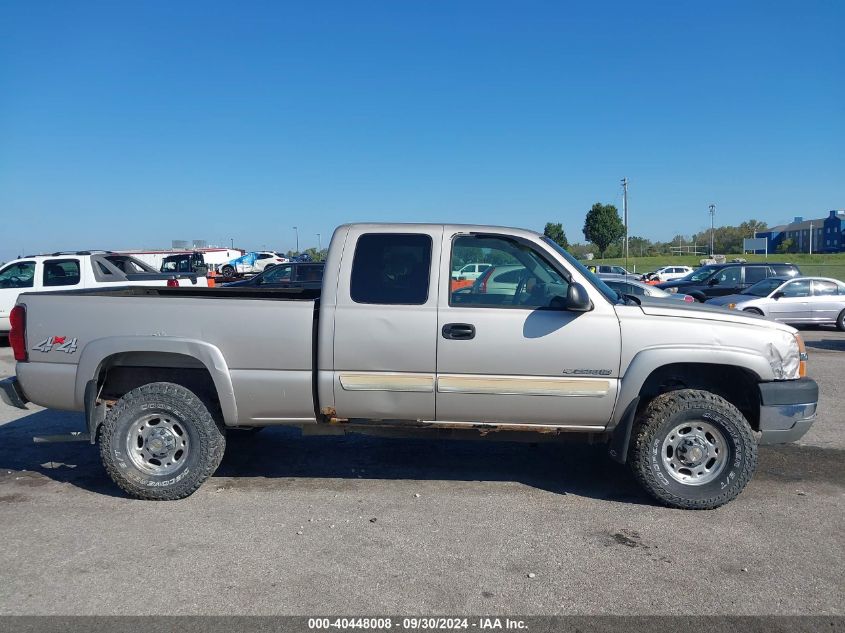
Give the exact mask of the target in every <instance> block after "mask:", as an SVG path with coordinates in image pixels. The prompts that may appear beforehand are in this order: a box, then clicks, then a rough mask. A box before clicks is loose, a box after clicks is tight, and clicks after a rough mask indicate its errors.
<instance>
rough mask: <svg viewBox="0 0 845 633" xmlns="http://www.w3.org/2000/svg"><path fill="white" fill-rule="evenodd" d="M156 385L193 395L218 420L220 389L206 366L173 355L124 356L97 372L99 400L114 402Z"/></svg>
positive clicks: (109, 359)
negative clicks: (177, 387)
mask: <svg viewBox="0 0 845 633" xmlns="http://www.w3.org/2000/svg"><path fill="white" fill-rule="evenodd" d="M153 382H172V383H175V384H177V385H181V386H183V387H185V388H186V389H189V390H190V391H192V392H193V393H194V394H196V396H197V397H198V398H200V399H201V400H202V401H203V402H204V403H205V404H206V406H207V407H208V408H209V411H210V412H211V413H212V415H215V416H217V417H218V419H219V415H220V414H219V412H220V401H219V398H218V396H217V387H216V386H215V384H214V380H213V379H212V378H211V373H210V372H209V371H208V369H207V368H206V366H205V365H203V364H202V362H200V361H199V360H197V359H196V358H194V357H193V356H187V355H185V354H176V353H172V352H121V353H119V354H114V355H112V356H109V357H107V358H106V359H104V360H103V362H102V363H101V364H100V368H99V370H98V372H97V392H98V394H99V395H98V400H101V401H106V402H108V401H114V400H118V399H119V398H121V397H122V396H123V395H124V394H126V393H128V392H130V391H132V390H133V389H135V388H137V387H140V386H142V385H146V384H149V383H153Z"/></svg>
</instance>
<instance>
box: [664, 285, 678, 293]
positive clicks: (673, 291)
mask: <svg viewBox="0 0 845 633" xmlns="http://www.w3.org/2000/svg"><path fill="white" fill-rule="evenodd" d="M664 290H665V291H666V292H671V293H672V294H675V293H676V292H678V289H677V288H676V287H674V286H672V287H670V288H664Z"/></svg>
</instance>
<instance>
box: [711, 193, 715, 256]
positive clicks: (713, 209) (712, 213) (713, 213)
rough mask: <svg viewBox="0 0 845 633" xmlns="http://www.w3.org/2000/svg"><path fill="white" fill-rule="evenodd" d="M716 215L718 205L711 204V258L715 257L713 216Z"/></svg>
mask: <svg viewBox="0 0 845 633" xmlns="http://www.w3.org/2000/svg"><path fill="white" fill-rule="evenodd" d="M715 215H716V205H715V204H711V205H710V258H711V259H712V258H713V218H714V217H715Z"/></svg>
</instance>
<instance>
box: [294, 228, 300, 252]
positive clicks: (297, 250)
mask: <svg viewBox="0 0 845 633" xmlns="http://www.w3.org/2000/svg"><path fill="white" fill-rule="evenodd" d="M293 230H294V231H296V254H297V255H299V227H296V226H295V227H293Z"/></svg>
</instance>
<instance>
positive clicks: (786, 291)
mask: <svg viewBox="0 0 845 633" xmlns="http://www.w3.org/2000/svg"><path fill="white" fill-rule="evenodd" d="M781 292H783V296H784V297H809V296H810V280H809V279H800V280H798V281H790V282H789V283H788V284H786V285H785V286H784V287H783V290H782V291H781Z"/></svg>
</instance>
